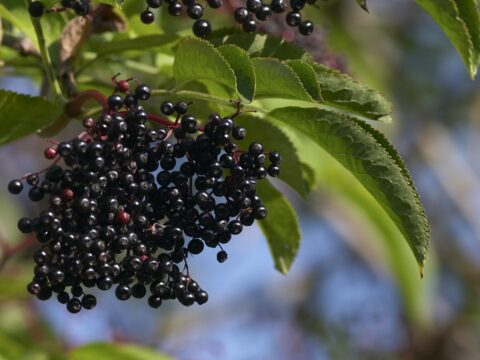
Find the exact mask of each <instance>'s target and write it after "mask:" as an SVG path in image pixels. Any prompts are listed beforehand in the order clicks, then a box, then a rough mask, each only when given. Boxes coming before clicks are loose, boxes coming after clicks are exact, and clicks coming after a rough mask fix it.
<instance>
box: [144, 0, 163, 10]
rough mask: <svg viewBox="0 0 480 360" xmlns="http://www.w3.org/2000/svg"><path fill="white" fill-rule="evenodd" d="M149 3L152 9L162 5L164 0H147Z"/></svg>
mask: <svg viewBox="0 0 480 360" xmlns="http://www.w3.org/2000/svg"><path fill="white" fill-rule="evenodd" d="M147 5H148V7H151V8H152V9H158V8H159V7H160V6H162V0H147Z"/></svg>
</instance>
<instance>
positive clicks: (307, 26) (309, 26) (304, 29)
mask: <svg viewBox="0 0 480 360" xmlns="http://www.w3.org/2000/svg"><path fill="white" fill-rule="evenodd" d="M313 29H314V26H313V23H312V22H311V21H303V22H301V23H300V25H299V26H298V31H299V32H300V34H302V35H305V36H308V35H310V34H311V33H312V32H313Z"/></svg>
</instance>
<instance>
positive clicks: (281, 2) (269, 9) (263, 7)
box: [140, 0, 316, 37]
mask: <svg viewBox="0 0 480 360" xmlns="http://www.w3.org/2000/svg"><path fill="white" fill-rule="evenodd" d="M163 1H165V3H167V10H168V13H169V14H170V15H172V16H179V15H181V14H182V13H183V12H184V9H185V8H186V13H187V15H188V16H189V17H190V18H191V19H194V20H195V22H194V24H193V27H192V30H193V33H194V34H195V35H196V36H198V37H205V36H207V35H208V34H210V33H211V32H212V27H211V24H210V22H209V21H208V20H205V19H202V17H203V15H204V10H205V9H204V6H203V5H202V4H200V3H199V2H198V1H197V0H146V3H147V9H146V10H145V11H143V12H142V13H141V14H140V19H141V21H142V22H143V23H144V24H151V23H152V22H153V21H154V20H155V15H154V13H153V12H152V11H151V9H158V8H160V7H161V6H162V3H163ZM315 2H316V0H290V1H288V0H272V2H271V3H270V4H266V3H264V2H263V1H262V0H246V1H245V5H244V6H241V7H239V8H237V9H236V10H235V12H234V18H235V21H236V22H237V23H239V24H241V25H242V29H243V30H244V31H245V32H247V33H251V32H255V31H257V28H258V22H259V21H266V20H268V19H269V18H270V17H271V15H272V14H273V13H277V14H281V13H284V12H286V11H287V10H288V9H289V8H290V10H291V11H289V12H288V13H287V15H286V17H285V21H286V23H287V24H288V25H289V26H291V27H298V31H299V32H300V33H301V34H302V35H306V36H307V35H310V34H311V33H312V32H313V23H312V22H311V21H308V20H303V18H302V15H301V14H300V11H301V10H302V9H303V8H304V7H305V5H307V4H311V5H313V4H315ZM206 5H208V6H209V7H210V8H212V9H218V8H220V7H221V6H222V5H223V1H222V0H207V4H206Z"/></svg>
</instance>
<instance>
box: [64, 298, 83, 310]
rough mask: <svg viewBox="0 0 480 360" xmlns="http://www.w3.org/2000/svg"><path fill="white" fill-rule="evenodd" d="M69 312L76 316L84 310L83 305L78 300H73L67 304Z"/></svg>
mask: <svg viewBox="0 0 480 360" xmlns="http://www.w3.org/2000/svg"><path fill="white" fill-rule="evenodd" d="M67 310H68V311H69V312H71V313H72V314H76V313H78V312H80V310H82V303H81V302H80V300H78V299H77V298H72V299H70V301H69V302H68V303H67Z"/></svg>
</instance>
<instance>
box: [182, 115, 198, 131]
mask: <svg viewBox="0 0 480 360" xmlns="http://www.w3.org/2000/svg"><path fill="white" fill-rule="evenodd" d="M181 125H182V129H183V131H185V132H186V133H189V134H194V133H196V132H197V119H195V117H194V116H192V115H183V116H182V121H181Z"/></svg>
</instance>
